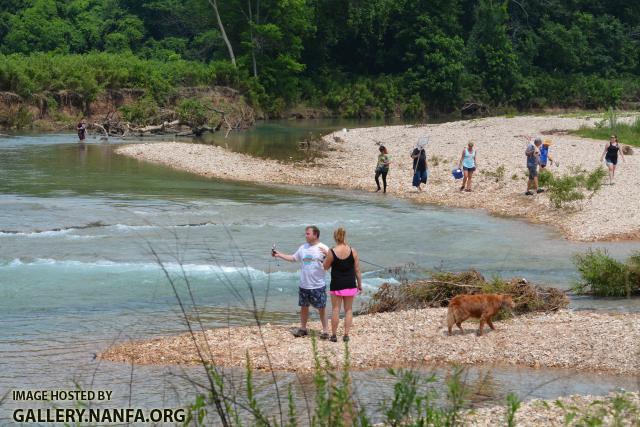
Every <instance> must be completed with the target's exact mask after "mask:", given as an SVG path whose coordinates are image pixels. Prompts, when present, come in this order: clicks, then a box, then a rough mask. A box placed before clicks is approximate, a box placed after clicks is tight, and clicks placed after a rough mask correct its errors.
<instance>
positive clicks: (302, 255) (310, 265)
mask: <svg viewBox="0 0 640 427" xmlns="http://www.w3.org/2000/svg"><path fill="white" fill-rule="evenodd" d="M305 238H306V240H307V243H305V244H304V245H302V246H300V247H299V248H298V250H297V251H296V252H295V253H294V254H293V255H287V254H283V253H281V252H278V251H276V250H273V251H272V252H271V255H272V256H274V257H276V258H280V259H283V260H285V261H289V262H299V263H300V289H299V291H298V305H299V306H300V328H299V329H298V330H297V331H295V332H294V333H293V335H295V336H296V337H303V336H305V335H309V333H308V332H307V320H308V319H309V306H310V305H312V306H314V307H315V308H317V309H318V314H319V315H320V321H321V322H322V333H321V334H320V339H328V338H329V332H328V329H327V317H326V315H325V308H326V306H327V291H326V283H325V280H324V275H325V271H324V268H323V267H322V263H323V261H324V258H325V253H326V252H327V251H328V250H329V248H328V247H327V245H325V244H324V243H320V230H318V227H316V226H315V225H310V226H309V227H307V228H306V229H305ZM323 249H324V251H323Z"/></svg>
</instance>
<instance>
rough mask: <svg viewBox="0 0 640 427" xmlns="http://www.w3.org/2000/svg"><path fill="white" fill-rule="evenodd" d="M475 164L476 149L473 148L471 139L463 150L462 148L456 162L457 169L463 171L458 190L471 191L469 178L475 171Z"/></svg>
mask: <svg viewBox="0 0 640 427" xmlns="http://www.w3.org/2000/svg"><path fill="white" fill-rule="evenodd" d="M477 165H478V164H477V151H476V150H475V149H474V148H473V141H469V143H468V144H467V146H466V147H465V148H464V150H462V155H461V156H460V161H459V162H458V169H462V170H463V171H464V177H463V178H462V186H461V187H460V191H462V190H464V191H471V178H472V177H473V173H474V172H475V171H476V167H477ZM465 187H466V188H465Z"/></svg>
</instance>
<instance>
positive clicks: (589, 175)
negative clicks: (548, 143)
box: [538, 166, 607, 208]
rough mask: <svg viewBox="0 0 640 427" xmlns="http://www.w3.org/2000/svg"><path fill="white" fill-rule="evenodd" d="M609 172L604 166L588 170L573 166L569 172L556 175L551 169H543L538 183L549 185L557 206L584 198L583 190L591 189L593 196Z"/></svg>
mask: <svg viewBox="0 0 640 427" xmlns="http://www.w3.org/2000/svg"><path fill="white" fill-rule="evenodd" d="M606 177H607V172H606V171H605V170H604V168H603V167H602V166H599V167H598V168H596V169H594V170H593V171H591V172H587V171H586V170H585V169H580V168H572V169H570V171H569V173H568V174H566V175H564V176H561V177H555V176H554V175H553V174H552V173H551V171H548V170H542V171H541V172H540V175H539V176H538V183H539V184H540V185H541V186H543V187H548V194H549V200H550V201H551V203H553V205H554V206H555V207H556V208H561V207H563V206H566V204H568V203H571V202H575V201H578V200H582V199H584V197H585V195H584V193H583V190H587V191H590V192H591V194H590V195H589V197H592V196H593V195H594V194H595V193H596V192H597V191H598V190H600V188H601V187H602V183H603V181H604V179H605V178H606Z"/></svg>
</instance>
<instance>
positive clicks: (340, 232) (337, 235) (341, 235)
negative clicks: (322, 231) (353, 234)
mask: <svg viewBox="0 0 640 427" xmlns="http://www.w3.org/2000/svg"><path fill="white" fill-rule="evenodd" d="M346 236H347V231H346V230H345V229H344V228H342V227H340V228H338V229H337V230H336V231H334V232H333V240H335V241H336V243H338V244H340V243H342V244H344V243H345V241H344V239H345V237H346Z"/></svg>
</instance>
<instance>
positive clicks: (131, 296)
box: [0, 121, 640, 423]
mask: <svg viewBox="0 0 640 427" xmlns="http://www.w3.org/2000/svg"><path fill="white" fill-rule="evenodd" d="M354 125H356V123H345V122H341V123H335V122H317V121H314V122H310V123H309V125H308V127H307V128H305V127H304V123H296V126H297V127H293V126H290V125H289V124H287V123H264V124H260V125H258V126H256V128H255V129H253V130H251V131H249V132H248V134H250V136H237V135H236V136H234V137H233V138H235V139H229V140H228V141H226V142H225V141H222V142H221V141H220V140H215V141H205V142H206V143H216V144H227V145H229V144H230V148H232V149H235V150H239V151H245V152H249V153H251V154H254V155H263V156H269V157H278V158H288V157H292V158H297V157H298V156H300V154H299V153H298V152H297V150H296V145H297V141H299V140H300V139H301V138H302V137H303V136H302V135H307V134H308V133H309V132H318V131H324V130H328V129H335V128H341V127H343V126H354ZM288 126H289V127H288ZM247 138H248V139H247ZM247 140H251V141H252V142H251V144H247V143H245V142H243V141H247ZM259 141H263V143H262V145H261V144H260V143H259ZM123 142H125V141H120V140H113V139H112V140H110V141H109V142H104V141H100V140H97V139H95V140H94V139H90V140H89V142H88V144H86V145H85V146H83V147H80V146H78V145H77V144H76V142H75V136H74V135H72V134H38V135H13V136H9V137H0V325H1V327H0V360H1V363H0V397H1V395H2V394H4V393H5V392H8V391H10V390H13V389H62V388H73V387H74V386H75V385H77V386H80V387H82V388H84V389H109V390H113V395H114V397H113V399H114V400H113V401H112V402H111V404H113V405H115V406H122V405H124V406H132V407H149V408H151V407H156V406H165V407H171V406H176V405H179V404H185V403H192V402H193V394H194V386H193V384H191V383H190V382H189V381H187V380H185V379H184V376H191V377H200V378H201V377H202V373H201V369H198V368H184V367H171V366H169V367H162V366H136V367H134V368H133V369H132V367H131V366H129V365H128V364H120V363H110V362H104V361H103V362H100V361H97V360H95V359H94V355H95V354H96V353H98V352H100V351H101V350H104V349H105V348H106V347H108V346H109V345H110V344H111V343H112V342H115V341H123V340H127V339H141V338H151V337H157V336H163V335H168V334H174V333H181V332H184V331H185V326H184V322H183V321H182V317H181V314H180V311H179V308H178V304H177V301H176V297H175V295H174V293H173V290H172V288H171V287H170V286H169V284H168V282H167V280H166V278H165V276H164V275H163V272H162V270H161V269H160V268H159V265H158V260H160V261H161V262H162V263H163V264H164V266H165V267H166V270H167V272H168V273H169V274H170V275H172V276H175V277H179V276H181V275H182V274H183V272H184V275H186V277H188V279H189V281H190V283H191V286H192V290H193V293H194V297H195V300H196V301H197V303H198V305H199V307H200V312H201V315H202V319H203V322H204V324H205V326H206V327H220V326H227V325H229V324H231V325H239V324H250V323H251V316H250V312H249V311H248V310H249V309H250V308H251V307H250V299H249V295H250V293H249V291H248V286H247V283H248V282H250V283H251V284H252V286H253V288H254V290H255V295H256V298H257V300H258V302H259V304H260V305H261V306H264V308H265V310H266V313H267V315H266V316H267V318H268V320H269V321H271V322H272V323H294V322H295V321H296V320H297V314H296V310H297V307H296V302H297V297H296V295H297V280H298V273H297V266H296V265H294V264H288V263H284V262H282V261H281V262H280V263H276V262H274V261H273V259H272V258H271V257H270V250H271V247H272V245H273V244H274V243H275V244H276V245H277V247H278V249H279V250H282V251H285V252H289V253H292V252H293V251H295V249H296V248H297V246H298V245H299V244H301V243H302V242H303V239H304V227H305V225H307V224H316V225H318V226H319V227H320V229H321V233H322V234H321V238H322V240H324V241H325V242H327V243H329V242H330V236H331V232H332V230H333V229H334V228H335V227H337V226H338V225H343V226H345V227H346V229H347V231H348V237H349V239H350V241H351V243H352V244H353V245H354V246H355V247H357V248H358V249H359V251H360V253H361V257H362V259H363V260H364V261H366V263H363V265H362V267H363V271H364V284H365V288H366V290H368V291H369V292H372V291H375V289H376V288H377V286H379V285H380V284H381V283H383V282H385V281H389V280H394V279H393V277H392V276H390V274H389V273H388V271H387V269H386V268H388V267H393V266H401V265H405V264H407V263H412V264H414V265H415V266H417V267H419V268H424V269H433V268H443V269H445V270H463V269H469V268H476V269H478V270H479V271H481V272H482V273H483V274H485V275H488V276H491V275H494V274H496V275H501V276H503V277H512V276H517V277H526V278H527V279H530V280H533V281H535V282H541V283H546V284H549V285H553V286H558V287H562V288H567V287H569V286H570V285H571V282H572V281H573V280H575V278H576V271H575V268H574V267H573V264H572V261H571V257H572V255H573V254H575V253H579V252H583V251H585V250H586V249H587V248H589V247H594V248H596V247H597V248H605V249H607V250H608V251H609V252H610V253H611V254H612V255H613V256H615V257H620V258H622V257H625V256H626V255H628V254H629V253H631V252H632V251H634V250H637V249H639V248H640V245H639V244H638V243H633V242H622V243H606V244H600V243H598V244H584V243H573V242H568V241H566V240H564V239H563V238H562V237H561V236H560V235H559V234H558V233H557V232H556V231H555V230H554V229H552V228H546V227H544V226H533V225H530V224H527V223H525V222H522V221H518V220H507V219H501V218H495V217H491V216H488V215H486V214H484V213H482V212H480V211H470V210H469V211H467V210H451V209H444V208H438V207H432V206H420V205H414V204H412V203H410V202H406V201H399V200H394V199H392V198H387V197H384V196H383V195H379V194H364V193H358V192H348V191H337V190H322V189H313V190H309V189H300V188H289V187H283V186H262V185H260V183H256V184H255V185H247V184H238V183H231V182H224V181H219V180H210V179H205V178H201V177H198V176H193V175H190V174H186V173H182V172H179V171H175V170H171V169H168V168H165V167H161V166H156V165H151V164H147V163H143V162H139V161H136V160H133V159H128V158H125V157H123V156H119V155H116V154H115V153H114V149H115V147H117V145H118V144H121V143H123ZM136 142H138V141H135V140H128V141H126V143H136ZM270 147H271V148H270ZM274 147H275V148H274ZM390 179H396V176H395V175H394V174H393V171H392V174H390ZM178 292H179V294H180V295H181V296H182V297H187V294H186V291H185V290H184V287H183V286H179V289H178ZM572 307H573V308H576V309H586V308H589V309H606V310H622V311H639V310H640V303H639V302H638V300H624V299H609V300H593V299H590V298H579V299H574V300H572ZM439 372H442V373H444V371H443V370H440V371H439ZM469 375H470V381H471V382H472V383H474V384H476V383H478V382H479V379H482V381H483V383H484V382H486V378H487V377H489V378H490V381H489V383H490V385H491V386H490V387H489V388H488V389H487V390H489V391H486V390H484V389H483V390H484V391H482V392H478V393H476V394H475V400H476V401H481V402H495V401H502V398H503V397H504V395H505V394H506V393H507V392H508V391H515V392H516V393H518V394H520V395H521V396H523V397H524V396H527V397H531V396H534V397H545V398H553V397H556V396H559V395H565V394H571V393H596V394H597V393H606V392H608V391H610V390H613V389H615V388H616V387H624V388H627V389H637V388H638V383H637V380H636V379H634V378H628V377H620V376H612V375H589V374H577V373H575V372H571V373H568V374H567V373H562V372H560V371H555V370H527V369H502V368H491V369H489V368H475V369H471V370H470V374H469ZM354 377H355V383H356V386H357V387H358V388H359V390H360V397H361V399H362V401H363V402H365V403H366V402H369V403H373V402H378V401H379V400H380V399H382V398H384V396H388V395H389V393H391V392H392V389H393V387H392V385H393V384H392V378H391V377H390V376H389V374H388V373H386V371H384V370H376V371H373V372H367V373H358V372H356V373H355V374H354ZM278 378H279V379H278V381H279V383H281V384H282V385H283V386H284V385H286V384H293V385H294V387H298V388H301V389H302V390H305V389H308V390H310V389H311V388H312V384H311V383H310V380H309V379H308V378H307V379H304V378H303V379H300V378H299V377H296V376H293V375H289V374H279V376H278ZM554 378H557V379H559V380H558V381H553V379H554ZM132 379H133V381H132ZM258 381H259V382H261V381H262V382H264V385H263V387H262V388H261V390H262V393H263V397H265V399H266V400H267V402H271V403H270V404H272V405H273V402H274V400H273V398H272V397H269V396H272V390H271V388H270V387H269V386H267V385H266V384H268V383H269V381H270V377H269V376H261V375H258ZM483 393H484V394H483ZM483 396H484V397H483ZM268 404H269V403H268ZM21 405H22V406H24V404H21V403H19V402H12V401H11V399H10V397H9V398H8V399H7V400H5V403H4V404H0V420H2V421H3V423H4V421H6V420H7V419H9V417H10V416H11V411H10V409H11V408H13V407H16V406H21ZM374 406H375V405H374Z"/></svg>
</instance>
